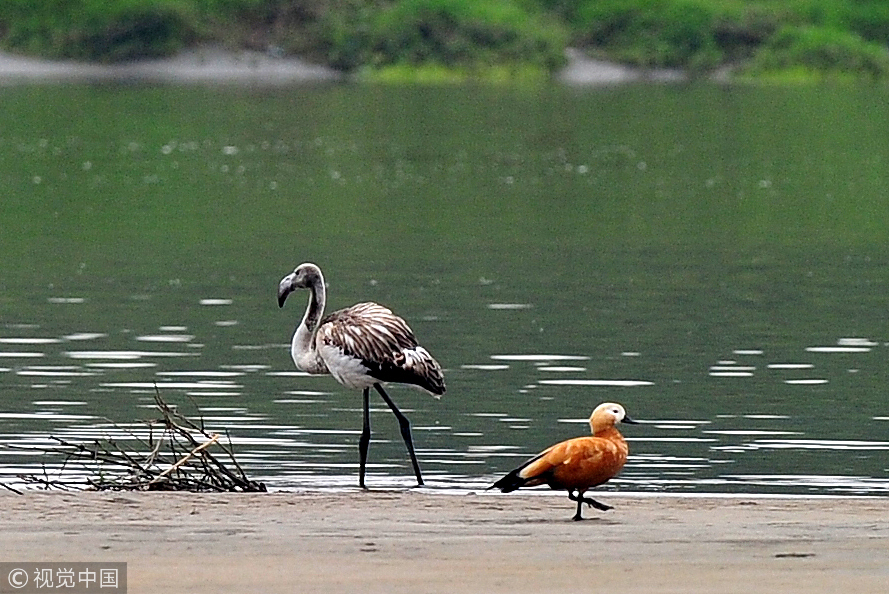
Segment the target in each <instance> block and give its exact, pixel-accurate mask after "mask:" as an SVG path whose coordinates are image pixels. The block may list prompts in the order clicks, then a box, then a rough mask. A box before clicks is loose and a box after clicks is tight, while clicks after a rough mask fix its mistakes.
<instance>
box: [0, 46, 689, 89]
mask: <svg viewBox="0 0 889 594" xmlns="http://www.w3.org/2000/svg"><path fill="white" fill-rule="evenodd" d="M567 58H568V65H567V66H566V67H565V68H564V69H562V71H561V72H560V73H559V75H558V77H557V78H558V80H560V81H562V82H563V83H565V84H568V85H574V86H598V85H613V84H620V83H627V82H637V81H658V82H672V81H678V80H683V79H684V78H685V76H684V75H683V74H682V72H680V71H678V70H640V69H638V68H630V67H628V66H622V65H620V64H612V63H610V62H604V61H601V60H594V59H592V58H589V57H587V56H585V55H584V54H583V53H582V52H580V51H578V50H574V49H569V50H568V52H567ZM342 78H343V75H342V74H340V73H338V72H337V71H335V70H332V69H330V68H326V67H324V66H318V65H316V64H310V63H308V62H305V61H304V60H301V59H299V58H293V57H275V56H272V55H269V54H266V53H262V52H256V51H247V50H244V51H239V52H233V51H228V50H224V49H222V48H217V47H203V48H195V49H189V50H186V51H183V52H181V53H180V54H179V55H177V56H174V57H172V58H164V59H158V60H139V61H134V62H127V63H123V64H95V63H86V62H74V61H65V60H43V59H40V58H31V57H26V56H18V55H15V54H10V53H5V52H0V83H15V82H78V81H79V82H102V81H130V82H133V81H137V82H162V83H235V84H295V83H310V82H323V81H331V80H341V79H342Z"/></svg>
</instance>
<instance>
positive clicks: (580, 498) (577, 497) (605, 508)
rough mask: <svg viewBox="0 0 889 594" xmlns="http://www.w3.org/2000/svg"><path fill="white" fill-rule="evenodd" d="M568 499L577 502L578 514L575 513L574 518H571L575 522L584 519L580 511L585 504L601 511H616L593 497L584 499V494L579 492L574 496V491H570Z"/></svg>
mask: <svg viewBox="0 0 889 594" xmlns="http://www.w3.org/2000/svg"><path fill="white" fill-rule="evenodd" d="M568 499H570V500H571V501H576V502H577V513H575V514H574V517H573V518H571V519H572V520H574V521H575V522H576V521H578V520H582V519H583V516H581V515H580V510H581V507H582V506H583V504H584V503H586V504H587V505H589V506H590V507H595V508H596V509H598V510H599V511H608V510H609V509H614V508H613V507H611V506H610V505H605V504H604V503H599V502H598V501H596V500H595V499H593V498H591V497H584V496H583V493H582V492H581V491H578V492H577V495H575V494H574V491H573V490H571V491H568Z"/></svg>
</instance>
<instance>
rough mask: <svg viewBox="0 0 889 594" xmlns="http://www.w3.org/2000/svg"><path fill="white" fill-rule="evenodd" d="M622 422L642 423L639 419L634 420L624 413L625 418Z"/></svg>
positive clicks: (629, 423) (630, 423)
mask: <svg viewBox="0 0 889 594" xmlns="http://www.w3.org/2000/svg"><path fill="white" fill-rule="evenodd" d="M621 423H626V424H628V425H640V424H641V423H639V421H636V420H633V419H631V418H630V417H628V416H627V415H624V418H623V420H622V421H621Z"/></svg>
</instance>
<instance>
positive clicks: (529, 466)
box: [488, 402, 638, 520]
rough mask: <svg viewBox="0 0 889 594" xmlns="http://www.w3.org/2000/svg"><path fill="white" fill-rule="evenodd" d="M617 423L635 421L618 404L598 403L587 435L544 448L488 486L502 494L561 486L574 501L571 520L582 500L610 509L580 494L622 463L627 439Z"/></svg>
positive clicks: (625, 458) (595, 484)
mask: <svg viewBox="0 0 889 594" xmlns="http://www.w3.org/2000/svg"><path fill="white" fill-rule="evenodd" d="M620 422H624V423H629V424H633V425H634V424H638V421H634V420H633V419H631V418H630V417H629V416H627V413H626V411H625V410H624V407H623V406H621V405H620V404H615V403H613V402H605V403H604V404H600V405H599V406H597V407H596V409H595V410H594V411H593V414H592V415H590V429H591V430H592V432H593V434H592V435H591V436H588V437H575V438H574V439H568V440H566V441H563V442H560V443H557V444H555V445H553V446H550V447H548V448H547V449H545V450H543V451H542V452H540V453H539V454H537V455H536V456H534V457H533V458H531V459H530V460H527V461H526V462H525V463H524V464H522V465H521V466H519V467H518V468H516V469H515V470H513V471H512V472H510V473H509V474H507V475H506V476H504V477H503V478H501V479H500V480H498V481H497V482H496V483H494V484H493V485H491V486H490V487H488V488H489V489H495V488H496V489H500V490H501V491H502V492H503V493H509V492H511V491H515V490H516V489H519V488H521V487H533V486H535V485H548V486H549V487H550V488H551V489H557V490H561V489H565V490H567V491H568V499H570V500H571V501H576V502H577V513H575V514H574V517H573V518H572V519H573V520H582V519H583V516H581V514H580V510H581V507H582V506H583V504H584V503H586V504H587V505H590V506H592V507H595V508H596V509H598V510H601V511H607V510H609V509H612V507H611V506H609V505H605V504H604V503H599V502H598V501H596V500H595V499H592V498H590V497H584V496H583V494H584V493H585V492H586V491H587V489H590V488H592V487H595V486H597V485H601V484H603V483H605V482H607V481H608V480H610V479H611V478H613V477H614V476H615V475H616V474H617V473H618V472H620V470H621V468H623V466H624V464H625V463H626V461H627V454H628V452H629V449H628V448H627V442H626V441H624V438H623V435H621V434H620V432H619V431H618V430H617V428H615V425H617V424H618V423H620ZM575 492H576V493H577V494H576V495H575Z"/></svg>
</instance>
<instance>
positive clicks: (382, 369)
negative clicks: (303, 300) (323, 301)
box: [316, 302, 445, 395]
mask: <svg viewBox="0 0 889 594" xmlns="http://www.w3.org/2000/svg"><path fill="white" fill-rule="evenodd" d="M316 344H317V347H318V352H319V353H321V355H322V357H323V358H324V359H325V362H326V363H327V365H328V367H329V368H330V369H331V373H333V374H334V375H336V373H335V371H334V368H336V367H339V368H342V369H349V368H351V369H350V371H352V372H353V373H358V366H360V368H363V375H365V376H369V377H370V378H372V379H373V380H374V381H372V382H370V383H374V382H375V381H381V382H400V383H406V384H414V385H417V386H419V387H421V388H423V389H425V390H427V391H428V392H431V393H432V394H434V395H441V394H444V391H445V386H444V377H443V373H442V370H441V367H440V366H439V364H438V362H437V361H436V360H435V359H434V358H433V357H432V356H431V355H430V354H429V352H428V351H427V350H426V349H424V348H423V347H422V346H420V345H419V344H417V339H416V338H415V337H414V333H413V331H412V330H411V329H410V326H408V325H407V322H405V321H404V320H403V319H402V318H400V317H399V316H397V315H395V314H393V313H392V311H391V310H390V309H388V308H386V307H383V306H382V305H379V304H377V303H370V302H368V303H358V304H357V305H353V306H352V307H348V308H346V309H341V310H338V311H335V312H333V313H331V314H330V315H328V316H326V317H325V318H324V319H323V320H321V323H320V325H319V327H318V334H317V336H316ZM332 363H333V364H332ZM343 383H346V384H347V385H349V383H348V382H343ZM352 383H353V384H354V383H355V382H352Z"/></svg>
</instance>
